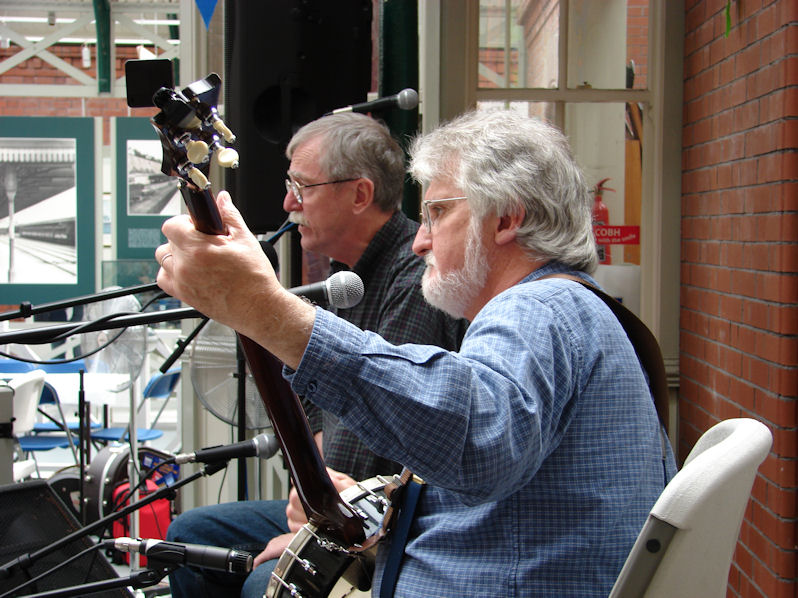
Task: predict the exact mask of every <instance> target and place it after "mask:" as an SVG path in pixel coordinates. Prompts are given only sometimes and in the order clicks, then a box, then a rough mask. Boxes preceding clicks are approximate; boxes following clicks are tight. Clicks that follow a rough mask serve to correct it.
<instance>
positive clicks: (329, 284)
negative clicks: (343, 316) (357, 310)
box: [288, 270, 364, 309]
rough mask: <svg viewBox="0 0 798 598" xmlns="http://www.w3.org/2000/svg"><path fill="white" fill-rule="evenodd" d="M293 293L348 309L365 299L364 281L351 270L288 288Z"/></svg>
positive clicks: (316, 301) (314, 301)
mask: <svg viewBox="0 0 798 598" xmlns="http://www.w3.org/2000/svg"><path fill="white" fill-rule="evenodd" d="M288 291H289V292H290V293H292V294H293V295H300V296H302V297H305V298H306V299H308V300H310V301H312V302H313V303H320V302H322V301H324V302H326V303H328V304H329V305H330V306H332V307H338V308H341V309H347V308H349V307H354V306H355V305H357V304H358V303H360V300H361V299H363V293H364V289H363V281H362V280H360V276H358V275H357V274H355V273H354V272H350V271H349V270H342V271H341V272H336V273H335V274H333V275H332V276H330V277H329V278H328V279H327V280H322V281H321V282H314V283H313V284H306V285H302V286H301V287H294V288H291V289H288Z"/></svg>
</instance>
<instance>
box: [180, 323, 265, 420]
mask: <svg viewBox="0 0 798 598" xmlns="http://www.w3.org/2000/svg"><path fill="white" fill-rule="evenodd" d="M237 342H238V341H237V339H236V335H235V332H234V331H233V330H232V329H230V328H228V327H226V326H224V325H222V324H220V323H218V322H216V321H214V320H208V322H207V323H206V324H205V326H204V327H203V328H202V330H201V331H200V333H199V334H198V335H197V336H196V338H195V339H194V340H193V341H192V343H191V354H190V357H189V370H190V375H191V384H192V386H193V387H194V392H195V393H196V394H197V397H198V398H199V400H200V402H201V403H202V404H203V405H204V406H205V408H206V409H207V410H208V411H210V412H211V413H212V414H213V415H215V416H216V417H218V418H219V419H220V420H222V421H223V422H225V423H228V424H230V425H231V426H238V425H239V422H238V393H239V377H238V375H237V372H238V351H237ZM243 384H244V392H245V396H246V401H245V405H246V408H245V409H246V429H247V430H263V429H269V428H271V427H272V424H271V421H270V420H269V416H268V414H267V413H266V408H265V407H264V406H263V401H262V400H261V398H260V394H258V391H257V388H256V386H255V381H254V379H253V377H252V374H250V373H249V371H247V374H246V376H245V379H244V381H243Z"/></svg>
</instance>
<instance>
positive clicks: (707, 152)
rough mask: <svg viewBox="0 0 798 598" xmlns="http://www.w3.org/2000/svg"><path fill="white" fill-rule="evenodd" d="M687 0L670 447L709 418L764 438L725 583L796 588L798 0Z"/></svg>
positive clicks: (741, 588) (783, 590)
mask: <svg viewBox="0 0 798 598" xmlns="http://www.w3.org/2000/svg"><path fill="white" fill-rule="evenodd" d="M725 6H726V1H725V0H712V1H697V0H687V2H686V3H685V7H686V8H685V10H686V13H685V30H686V31H685V34H686V35H685V46H684V50H685V61H684V128H683V154H682V164H683V176H682V242H681V322H680V330H681V340H680V349H681V351H680V352H681V355H680V370H681V390H680V402H679V418H680V421H679V424H680V446H679V452H680V457H682V458H683V457H684V456H685V455H686V453H687V452H688V451H689V449H690V447H692V446H693V444H694V443H695V441H696V439H697V438H698V437H699V436H700V434H701V433H702V432H704V431H705V430H706V429H708V428H709V427H710V426H712V425H713V424H714V423H716V422H718V421H719V420H722V419H726V418H731V417H753V418H756V419H759V420H760V421H762V422H764V423H765V424H767V425H768V426H769V428H770V429H771V430H772V432H773V437H774V443H773V449H772V451H771V454H770V456H769V457H768V458H767V460H766V461H765V462H764V463H763V465H762V466H761V468H760V470H759V476H758V477H757V480H756V482H755V484H754V489H753V493H752V500H751V502H750V503H749V507H748V510H747V511H746V516H745V521H744V522H743V526H742V532H741V539H740V542H739V543H738V546H737V550H736V553H735V562H734V564H733V566H732V571H731V575H730V578H729V582H730V583H729V596H752V597H759V596H762V597H765V596H767V597H769V598H778V597H785V598H786V597H790V598H792V597H794V596H795V595H796V589H798V582H796V556H797V555H796V485H797V480H796V477H797V475H796V474H797V468H796V457H798V447H797V446H796V444H797V443H796V440H797V438H798V434H796V422H797V420H798V417H797V416H796V414H797V410H796V405H798V400H797V399H798V370H797V369H796V367H797V366H798V307H797V306H796V304H798V276H796V274H797V273H798V193H797V191H798V184H797V183H796V174H797V173H798V168H797V167H798V153H796V147H797V146H798V143H797V142H798V120H795V117H796V116H798V69H796V65H798V62H797V61H796V54H797V53H798V27H796V17H798V3H796V2H795V1H794V0H776V1H767V0H744V1H743V0H736V1H734V2H731V11H732V19H731V22H732V28H731V31H730V33H729V36H728V37H726V36H725V33H726V20H725V15H724V8H725Z"/></svg>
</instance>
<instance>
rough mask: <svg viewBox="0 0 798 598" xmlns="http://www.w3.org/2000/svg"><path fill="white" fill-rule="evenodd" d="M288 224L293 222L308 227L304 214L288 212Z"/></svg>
mask: <svg viewBox="0 0 798 598" xmlns="http://www.w3.org/2000/svg"><path fill="white" fill-rule="evenodd" d="M288 222H293V223H294V224H300V225H302V226H307V225H308V221H307V218H305V215H304V214H303V213H302V212H288Z"/></svg>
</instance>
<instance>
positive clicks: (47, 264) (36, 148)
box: [0, 137, 78, 284]
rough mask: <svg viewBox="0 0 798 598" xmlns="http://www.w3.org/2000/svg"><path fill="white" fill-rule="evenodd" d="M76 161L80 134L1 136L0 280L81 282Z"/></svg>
mask: <svg viewBox="0 0 798 598" xmlns="http://www.w3.org/2000/svg"><path fill="white" fill-rule="evenodd" d="M75 163H76V140H75V139H59V138H21V137H20V138H15V137H6V138H0V187H2V195H0V283H25V284H75V283H76V281H77V276H78V264H77V246H76V234H75V231H76V216H77V184H76V179H75Z"/></svg>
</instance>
